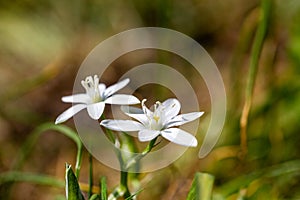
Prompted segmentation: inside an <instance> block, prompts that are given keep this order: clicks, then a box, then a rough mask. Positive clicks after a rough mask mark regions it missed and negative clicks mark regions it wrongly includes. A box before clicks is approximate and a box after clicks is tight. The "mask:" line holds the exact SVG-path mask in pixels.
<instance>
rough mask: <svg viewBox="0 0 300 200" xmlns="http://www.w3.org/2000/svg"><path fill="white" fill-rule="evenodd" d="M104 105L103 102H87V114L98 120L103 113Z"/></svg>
mask: <svg viewBox="0 0 300 200" xmlns="http://www.w3.org/2000/svg"><path fill="white" fill-rule="evenodd" d="M104 107H105V103H104V102H98V103H93V104H89V105H88V106H87V111H88V114H89V116H90V117H91V118H92V119H94V120H98V119H99V118H100V117H101V115H102V113H103V110H104Z"/></svg>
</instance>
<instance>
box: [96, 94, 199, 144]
mask: <svg viewBox="0 0 300 200" xmlns="http://www.w3.org/2000/svg"><path fill="white" fill-rule="evenodd" d="M145 101H146V100H145V99H144V100H143V101H142V109H139V108H136V107H125V106H124V107H122V110H123V112H124V113H125V114H126V115H128V116H130V117H132V118H134V119H136V120H137V121H138V122H137V121H133V120H109V119H107V120H102V121H101V123H100V124H101V125H102V126H104V127H106V128H108V129H111V130H114V131H124V132H130V131H138V138H139V140H140V141H141V142H146V141H150V140H152V139H154V138H156V137H157V136H159V135H161V136H162V137H164V138H165V139H167V140H169V141H171V142H174V143H176V144H179V145H184V146H193V147H195V146H197V143H198V142H197V139H196V138H195V137H194V136H193V135H191V134H190V133H188V132H186V131H184V130H181V129H179V128H176V127H177V126H180V125H183V124H185V123H188V122H191V121H193V120H195V119H197V118H199V117H200V116H201V115H203V112H192V113H186V114H180V115H178V114H179V111H180V103H179V101H178V100H177V99H173V98H171V99H167V100H166V101H164V102H163V103H160V102H156V103H155V104H154V110H153V111H151V110H150V109H148V108H147V107H146V106H145ZM174 126H175V127H174Z"/></svg>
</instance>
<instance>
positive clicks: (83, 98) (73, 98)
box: [61, 94, 89, 103]
mask: <svg viewBox="0 0 300 200" xmlns="http://www.w3.org/2000/svg"><path fill="white" fill-rule="evenodd" d="M61 100H62V101H63V102H65V103H87V102H88V101H89V96H88V95H87V94H74V95H70V96H65V97H62V98H61Z"/></svg>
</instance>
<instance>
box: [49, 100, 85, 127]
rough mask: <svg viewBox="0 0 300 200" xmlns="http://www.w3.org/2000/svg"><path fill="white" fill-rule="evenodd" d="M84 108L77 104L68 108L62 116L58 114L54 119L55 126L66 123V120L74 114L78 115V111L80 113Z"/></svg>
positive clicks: (83, 105)
mask: <svg viewBox="0 0 300 200" xmlns="http://www.w3.org/2000/svg"><path fill="white" fill-rule="evenodd" d="M84 108H86V105H85V104H77V105H74V106H72V107H70V108H68V109H67V110H66V111H64V112H63V113H62V114H60V115H59V116H58V117H57V118H56V120H55V124H60V123H63V122H65V121H67V120H68V119H70V118H71V117H73V116H74V115H75V114H76V113H78V112H79V111H81V110H82V109H84Z"/></svg>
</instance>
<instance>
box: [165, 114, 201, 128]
mask: <svg viewBox="0 0 300 200" xmlns="http://www.w3.org/2000/svg"><path fill="white" fill-rule="evenodd" d="M203 114H204V112H191V113H186V114H182V115H177V116H175V117H173V118H172V119H171V120H170V121H168V122H167V124H165V128H169V127H172V126H180V125H183V124H185V123H188V122H191V121H194V120H195V119H197V118H199V117H201V116H202V115H203Z"/></svg>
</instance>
